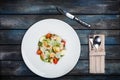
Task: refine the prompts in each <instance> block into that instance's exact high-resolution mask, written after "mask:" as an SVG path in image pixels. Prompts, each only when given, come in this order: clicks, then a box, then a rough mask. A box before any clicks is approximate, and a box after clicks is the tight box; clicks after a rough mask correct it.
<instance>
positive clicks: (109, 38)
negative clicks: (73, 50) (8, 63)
mask: <svg viewBox="0 0 120 80" xmlns="http://www.w3.org/2000/svg"><path fill="white" fill-rule="evenodd" d="M25 32H26V30H0V39H1V40H0V44H21V41H22V38H23V36H24V34H25ZM76 32H77V34H78V37H79V38H80V40H81V44H88V35H89V34H104V35H105V44H106V45H107V44H120V30H76Z"/></svg>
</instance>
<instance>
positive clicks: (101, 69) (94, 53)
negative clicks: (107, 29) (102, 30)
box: [89, 34, 105, 73]
mask: <svg viewBox="0 0 120 80" xmlns="http://www.w3.org/2000/svg"><path fill="white" fill-rule="evenodd" d="M104 42H105V36H104V35H102V34H99V35H98V34H97V35H90V36H89V60H90V61H89V65H90V66H89V67H90V73H105V44H104ZM96 45H97V46H96Z"/></svg>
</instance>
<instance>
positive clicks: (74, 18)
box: [56, 7, 91, 28]
mask: <svg viewBox="0 0 120 80" xmlns="http://www.w3.org/2000/svg"><path fill="white" fill-rule="evenodd" d="M56 9H57V11H59V12H60V13H62V14H63V15H65V16H67V17H68V18H70V19H72V20H75V21H76V22H78V23H80V24H81V25H83V26H85V27H89V28H90V27H91V26H90V25H89V24H87V23H86V22H83V21H82V20H80V19H78V18H77V17H75V16H74V15H72V14H71V13H69V12H67V11H65V10H62V9H61V8H59V7H56Z"/></svg>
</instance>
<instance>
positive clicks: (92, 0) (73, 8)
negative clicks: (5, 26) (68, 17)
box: [0, 0, 120, 14]
mask: <svg viewBox="0 0 120 80" xmlns="http://www.w3.org/2000/svg"><path fill="white" fill-rule="evenodd" d="M119 2H120V1H119V0H87V1H86V0H76V1H72V0H70V1H68V0H58V1H55V0H50V1H48V0H44V1H43V0H36V1H34V0H12V1H10V0H0V14H57V13H58V12H57V10H56V8H55V6H59V7H62V8H64V9H65V10H68V11H70V12H71V13H74V14H119V12H120V10H119Z"/></svg>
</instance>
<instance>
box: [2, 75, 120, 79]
mask: <svg viewBox="0 0 120 80" xmlns="http://www.w3.org/2000/svg"><path fill="white" fill-rule="evenodd" d="M1 78H2V80H49V79H46V78H42V77H39V76H23V77H21V76H20V77H18V76H17V77H16V76H7V77H6V76H2V77H1ZM56 79H57V80H120V77H119V76H103V75H97V76H93V75H90V76H89V75H86V76H62V77H60V78H56ZM56 79H52V80H56ZM50 80H51V79H50Z"/></svg>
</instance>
